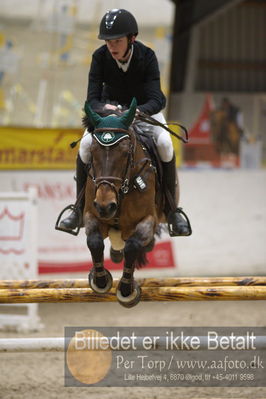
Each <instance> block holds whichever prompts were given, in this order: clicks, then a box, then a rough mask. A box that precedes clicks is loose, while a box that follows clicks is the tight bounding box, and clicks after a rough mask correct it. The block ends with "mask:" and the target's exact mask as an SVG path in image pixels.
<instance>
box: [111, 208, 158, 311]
mask: <svg viewBox="0 0 266 399" xmlns="http://www.w3.org/2000/svg"><path fill="white" fill-rule="evenodd" d="M153 235H154V218H153V217H152V216H148V217H147V218H145V219H144V220H143V221H142V222H140V223H139V224H138V225H137V227H136V230H135V233H134V234H133V235H132V236H131V237H130V238H129V239H128V240H127V241H126V245H125V248H124V259H125V262H124V269H123V275H122V278H121V280H120V282H119V284H118V287H117V292H116V295H117V299H118V302H119V303H120V304H121V305H123V306H125V307H127V308H130V307H132V306H135V305H137V303H138V302H139V301H140V296H141V290H140V287H139V286H138V284H137V283H136V281H135V280H134V271H135V266H144V265H145V264H146V263H147V259H146V255H145V253H146V252H147V251H146V246H147V245H148V244H149V243H151V242H152V240H153Z"/></svg>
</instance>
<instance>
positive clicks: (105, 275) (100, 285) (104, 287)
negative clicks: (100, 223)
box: [87, 231, 113, 294]
mask: <svg viewBox="0 0 266 399" xmlns="http://www.w3.org/2000/svg"><path fill="white" fill-rule="evenodd" d="M87 245H88V248H89V250H90V252H91V256H92V261H93V268H92V270H91V271H90V273H89V284H90V287H91V289H92V290H93V291H95V292H97V293H99V294H103V293H106V292H108V291H109V290H110V289H111V288H112V283H113V279H112V275H111V274H110V272H109V271H108V270H106V269H105V268H104V263H103V251H104V242H103V238H102V235H101V233H100V232H99V231H93V232H91V233H90V234H88V235H87Z"/></svg>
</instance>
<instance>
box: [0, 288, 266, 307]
mask: <svg viewBox="0 0 266 399" xmlns="http://www.w3.org/2000/svg"><path fill="white" fill-rule="evenodd" d="M141 291H142V294H141V300H142V301H152V302H156V301H244V300H247V301H249V300H252V301H254V300H266V286H215V287H213V286H209V287H208V286H206V287H205V286H202V287H199V286H195V287H145V286H142V288H141ZM116 300H117V299H116V290H115V288H112V290H111V291H110V292H109V293H107V294H96V293H95V292H93V291H92V290H91V289H90V288H35V289H14V288H10V289H0V303H42V302H46V303H58V302H64V303H68V302H115V301H116Z"/></svg>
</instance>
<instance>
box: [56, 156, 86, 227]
mask: <svg viewBox="0 0 266 399" xmlns="http://www.w3.org/2000/svg"><path fill="white" fill-rule="evenodd" d="M86 180H87V172H86V164H85V163H83V162H82V160H81V158H80V156H79V154H78V156H77V162H76V190H77V198H78V199H79V203H78V204H77V208H78V210H77V211H76V210H75V209H74V210H73V211H72V213H71V214H70V215H69V216H68V217H67V218H65V219H63V220H62V221H61V222H60V228H62V229H65V230H74V229H76V228H77V227H81V226H79V225H80V214H81V215H83V210H84V205H85V191H84V192H83V194H81V191H82V189H83V187H84V186H85V184H86ZM80 196H81V198H80Z"/></svg>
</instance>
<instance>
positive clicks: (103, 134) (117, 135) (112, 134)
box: [92, 127, 129, 147]
mask: <svg viewBox="0 0 266 399" xmlns="http://www.w3.org/2000/svg"><path fill="white" fill-rule="evenodd" d="M92 135H93V137H94V138H95V139H96V140H97V141H98V143H99V144H101V145H103V146H105V147H109V146H112V145H114V144H116V143H118V142H119V141H121V140H123V139H124V138H128V137H129V132H128V130H126V129H120V128H109V127H106V128H98V129H95V130H94V131H93V134H92Z"/></svg>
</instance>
